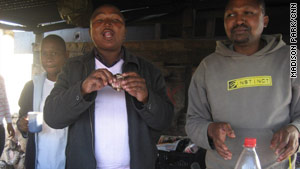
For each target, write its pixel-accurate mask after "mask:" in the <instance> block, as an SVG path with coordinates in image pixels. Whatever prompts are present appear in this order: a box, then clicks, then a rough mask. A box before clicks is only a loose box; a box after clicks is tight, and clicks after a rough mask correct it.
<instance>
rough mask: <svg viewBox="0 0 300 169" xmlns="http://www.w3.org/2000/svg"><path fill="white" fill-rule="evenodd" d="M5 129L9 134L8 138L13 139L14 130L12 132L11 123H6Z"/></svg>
mask: <svg viewBox="0 0 300 169" xmlns="http://www.w3.org/2000/svg"><path fill="white" fill-rule="evenodd" d="M6 128H7V132H8V134H9V137H11V138H14V137H15V130H14V128H13V126H12V124H11V123H7V127H6Z"/></svg>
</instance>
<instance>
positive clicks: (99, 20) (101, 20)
mask: <svg viewBox="0 0 300 169" xmlns="http://www.w3.org/2000/svg"><path fill="white" fill-rule="evenodd" d="M103 21H104V20H103V19H98V20H97V21H96V22H99V23H101V22H103Z"/></svg>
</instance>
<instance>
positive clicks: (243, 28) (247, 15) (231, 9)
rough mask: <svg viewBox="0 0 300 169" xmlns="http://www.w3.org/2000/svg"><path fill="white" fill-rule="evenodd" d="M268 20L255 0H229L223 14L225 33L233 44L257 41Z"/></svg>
mask: <svg viewBox="0 0 300 169" xmlns="http://www.w3.org/2000/svg"><path fill="white" fill-rule="evenodd" d="M268 21H269V18H268V16H264V15H263V13H262V9H261V7H260V5H259V4H258V3H257V1H256V0H231V1H230V2H229V4H228V5H227V8H226V10H225V15H224V26H225V31H226V34H227V36H228V38H229V39H230V40H231V41H232V42H233V43H234V44H246V45H247V44H249V43H252V42H259V39H260V37H261V34H262V32H263V29H264V27H265V26H267V24H268Z"/></svg>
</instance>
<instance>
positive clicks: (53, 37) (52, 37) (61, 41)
mask: <svg viewBox="0 0 300 169" xmlns="http://www.w3.org/2000/svg"><path fill="white" fill-rule="evenodd" d="M48 40H53V41H55V42H57V43H59V45H61V46H62V47H63V50H64V52H66V51H67V47H66V42H65V40H64V39H63V38H61V37H60V36H58V35H54V34H51V35H48V36H46V37H45V38H43V40H42V43H41V46H42V45H43V43H44V42H45V41H48Z"/></svg>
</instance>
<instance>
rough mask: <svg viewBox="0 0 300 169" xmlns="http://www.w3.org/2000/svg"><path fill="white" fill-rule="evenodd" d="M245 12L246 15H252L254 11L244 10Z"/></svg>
mask: <svg viewBox="0 0 300 169" xmlns="http://www.w3.org/2000/svg"><path fill="white" fill-rule="evenodd" d="M245 14H246V15H253V14H254V12H251V11H246V12H245Z"/></svg>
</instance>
